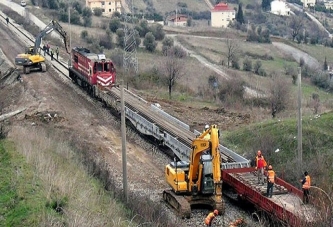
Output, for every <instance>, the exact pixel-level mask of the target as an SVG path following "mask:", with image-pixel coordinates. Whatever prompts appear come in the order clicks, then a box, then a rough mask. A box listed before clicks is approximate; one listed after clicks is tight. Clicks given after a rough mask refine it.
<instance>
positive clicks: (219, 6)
mask: <svg viewBox="0 0 333 227" xmlns="http://www.w3.org/2000/svg"><path fill="white" fill-rule="evenodd" d="M233 10H234V9H232V8H230V7H229V6H228V4H227V3H223V2H220V3H219V4H217V5H215V7H214V8H213V9H212V12H223V11H233Z"/></svg>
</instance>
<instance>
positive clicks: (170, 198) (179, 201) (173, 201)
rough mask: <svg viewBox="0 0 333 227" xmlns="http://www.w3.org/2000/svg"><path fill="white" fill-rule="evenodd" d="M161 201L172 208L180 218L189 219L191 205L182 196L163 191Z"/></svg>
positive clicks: (170, 191)
mask: <svg viewBox="0 0 333 227" xmlns="http://www.w3.org/2000/svg"><path fill="white" fill-rule="evenodd" d="M163 200H164V201H165V202H166V203H167V204H168V205H170V206H172V207H173V208H174V209H175V210H176V211H177V213H178V215H179V216H180V217H181V218H190V217H191V205H190V203H189V202H188V201H187V200H186V199H185V198H184V196H181V195H176V194H175V193H174V192H173V191H172V190H164V191H163Z"/></svg>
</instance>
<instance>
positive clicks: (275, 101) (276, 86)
mask: <svg viewBox="0 0 333 227" xmlns="http://www.w3.org/2000/svg"><path fill="white" fill-rule="evenodd" d="M269 91H270V98H269V101H270V103H271V110H272V117H273V118H275V116H276V114H277V113H279V112H281V111H283V110H284V109H286V108H287V106H288V104H289V103H288V100H289V94H290V86H289V83H288V82H287V81H286V79H285V78H283V77H282V76H281V75H277V74H276V75H273V76H272V81H271V84H270V86H269Z"/></svg>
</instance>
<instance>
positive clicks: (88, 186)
mask: <svg viewBox="0 0 333 227" xmlns="http://www.w3.org/2000/svg"><path fill="white" fill-rule="evenodd" d="M12 133H13V135H14V137H16V136H18V137H19V138H22V139H20V140H18V139H13V138H9V139H8V140H2V141H0V166H1V174H0V218H1V221H0V223H1V224H0V226H13V227H15V226H49V225H50V223H52V226H63V225H65V226H118V227H124V226H127V227H129V226H136V223H134V222H132V221H128V220H127V215H128V214H129V210H126V209H125V208H124V206H123V205H122V204H121V203H119V202H118V201H117V200H116V199H114V198H113V195H112V194H111V193H110V192H108V191H106V190H105V189H104V187H103V186H104V185H103V184H102V183H101V182H100V181H98V180H96V179H95V178H93V177H92V176H90V175H89V174H88V173H87V171H86V169H85V167H84V166H83V165H82V164H81V163H80V160H79V158H78V157H77V156H76V154H75V153H74V151H73V150H72V149H71V148H70V147H69V145H68V144H66V143H64V142H60V141H59V140H58V139H59V137H58V136H57V135H55V134H56V133H50V135H49V137H45V135H46V134H47V133H46V132H45V131H44V130H41V129H38V130H34V129H30V130H29V129H17V130H16V129H14V130H13V132H12ZM62 141H63V140H62ZM69 173H70V175H71V177H69ZM105 223H109V224H107V225H105Z"/></svg>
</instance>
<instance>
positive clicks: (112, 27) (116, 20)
mask: <svg viewBox="0 0 333 227" xmlns="http://www.w3.org/2000/svg"><path fill="white" fill-rule="evenodd" d="M121 27H122V25H121V23H120V20H119V18H117V17H114V18H112V19H111V21H110V23H109V28H110V30H111V31H112V32H117V30H118V29H119V28H121Z"/></svg>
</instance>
